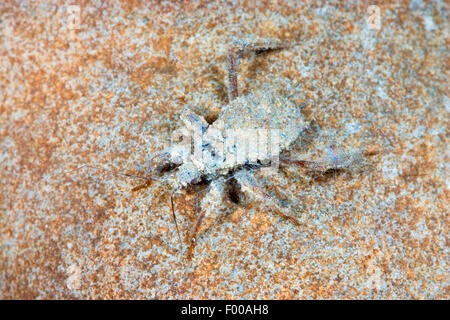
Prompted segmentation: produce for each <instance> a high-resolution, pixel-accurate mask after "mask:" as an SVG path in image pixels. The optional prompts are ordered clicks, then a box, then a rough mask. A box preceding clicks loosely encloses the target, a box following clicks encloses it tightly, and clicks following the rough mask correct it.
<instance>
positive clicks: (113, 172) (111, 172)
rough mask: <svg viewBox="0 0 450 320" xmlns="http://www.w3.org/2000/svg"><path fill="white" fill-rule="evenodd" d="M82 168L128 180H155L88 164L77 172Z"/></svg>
mask: <svg viewBox="0 0 450 320" xmlns="http://www.w3.org/2000/svg"><path fill="white" fill-rule="evenodd" d="M82 168H90V169H96V170H101V171H105V172H108V173H110V174H112V175H115V176H119V177H127V178H133V179H141V180H146V181H147V182H149V181H152V180H153V179H151V178H150V177H144V176H139V175H135V174H129V173H122V172H117V171H114V170H111V169H106V168H102V167H97V166H91V165H87V164H83V165H81V166H79V167H78V168H77V169H75V170H80V169H82ZM75 170H72V171H75ZM68 172H70V171H68Z"/></svg>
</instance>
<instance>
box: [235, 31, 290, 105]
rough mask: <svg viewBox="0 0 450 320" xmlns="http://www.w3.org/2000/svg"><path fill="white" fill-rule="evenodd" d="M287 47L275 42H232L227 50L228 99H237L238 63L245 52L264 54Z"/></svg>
mask: <svg viewBox="0 0 450 320" xmlns="http://www.w3.org/2000/svg"><path fill="white" fill-rule="evenodd" d="M286 47H287V45H286V44H284V43H281V42H275V41H269V40H267V41H257V42H246V41H243V40H237V41H233V42H232V44H231V46H230V47H229V48H228V58H227V72H228V99H229V101H230V102H231V101H233V100H234V99H236V98H237V97H239V90H238V83H237V78H238V72H239V63H240V59H241V57H242V55H243V54H244V53H246V52H264V51H269V50H276V49H283V48H286Z"/></svg>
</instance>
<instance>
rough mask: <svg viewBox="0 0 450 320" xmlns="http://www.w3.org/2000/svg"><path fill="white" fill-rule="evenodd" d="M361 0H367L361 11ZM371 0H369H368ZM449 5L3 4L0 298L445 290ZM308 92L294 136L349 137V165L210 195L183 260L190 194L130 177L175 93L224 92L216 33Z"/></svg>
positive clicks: (284, 86)
mask: <svg viewBox="0 0 450 320" xmlns="http://www.w3.org/2000/svg"><path fill="white" fill-rule="evenodd" d="M370 5H376V7H372V8H371V9H369V6H370ZM378 10H379V11H378ZM448 14H449V10H448V5H447V4H446V3H445V1H420V0H412V1H395V2H394V1H392V2H391V3H389V1H388V2H385V1H383V2H378V1H374V2H373V3H372V2H359V1H348V2H347V1H345V2H344V1H329V2H327V1H322V2H319V1H306V2H303V1H294V0H293V1H211V2H207V1H193V2H188V1H186V2H185V1H176V2H170V1H164V2H161V1H158V2H151V1H150V2H146V1H72V2H70V1H33V0H29V1H26V0H23V1H2V2H1V3H0V35H1V38H0V68H1V72H0V188H1V189H0V191H1V193H0V195H1V202H0V298H2V299H10V298H19V299H61V298H65V299H84V298H88V299H100V298H103V299H125V298H133V299H134V298H136V299H180V298H198V299H208V298H220V299H224V298H226V299H237V298H244V299H254V298H260V299H323V298H326V299H355V298H359V299H367V298H370V299H386V298H387V299H430V298H431V299H448V298H449V297H450V295H449V265H448V262H449V250H448V245H449V238H448V221H449V218H448V209H447V207H448V204H449V201H448V191H449V184H448V169H449V151H448V144H447V137H448V134H449V130H448V119H449V108H450V102H449V97H448V83H449V82H448V80H449V61H450V60H449V56H448V52H449V50H448V45H449V34H448V30H449V19H448ZM246 37H261V38H265V37H270V38H275V39H280V40H281V41H284V42H286V43H290V44H291V45H290V47H289V48H286V49H284V50H277V51H273V52H268V53H264V54H258V55H248V56H245V57H243V59H242V63H241V68H240V76H239V84H240V88H241V91H242V93H243V94H246V93H249V92H253V91H255V90H258V88H261V87H262V86H263V85H269V86H270V87H271V88H273V89H275V90H278V91H279V92H280V95H289V96H290V97H291V98H292V99H294V101H296V103H298V104H299V105H300V104H301V103H306V107H305V108H304V110H303V113H304V115H305V118H306V119H307V120H308V122H309V123H311V128H314V130H310V132H309V133H308V137H305V138H304V139H301V140H302V141H300V142H299V143H297V144H296V145H295V146H293V149H292V151H291V152H290V154H289V156H291V157H299V155H302V154H310V155H313V154H314V153H315V150H316V149H317V148H319V145H327V144H330V143H332V144H335V145H336V146H338V148H339V149H340V150H342V151H345V152H347V151H348V152H353V151H360V152H361V154H364V162H366V164H367V165H365V166H364V168H363V169H362V170H357V171H345V172H331V173H330V172H328V173H323V174H319V175H317V174H316V175H311V174H309V173H308V172H304V170H302V169H301V168H298V167H293V166H289V167H282V168H280V169H279V172H277V173H275V174H271V175H268V174H265V173H259V172H258V173H256V176H257V179H258V182H259V183H260V184H261V186H262V187H263V189H264V190H265V192H267V193H268V194H270V195H271V196H272V197H274V198H276V199H278V201H280V202H281V203H284V204H286V206H289V207H290V208H292V211H293V212H294V213H293V214H294V215H297V216H298V217H299V218H300V217H301V219H303V220H306V221H307V222H308V223H307V225H306V226H305V227H298V226H295V225H294V224H292V223H290V222H289V221H285V220H283V219H280V218H279V217H278V216H277V215H276V214H274V212H273V210H272V209H273V208H270V206H268V205H267V204H265V203H261V202H258V201H256V200H252V199H242V201H241V202H240V203H234V202H232V201H230V200H227V199H225V200H224V207H225V208H226V210H223V211H221V214H222V218H221V219H219V220H218V221H217V223H215V224H213V225H212V227H211V228H210V229H209V230H207V231H205V232H203V233H202V234H201V235H200V237H199V239H198V244H197V246H196V248H195V250H194V254H193V258H192V260H190V261H189V260H188V259H187V258H186V251H187V246H188V243H187V241H186V238H185V237H186V235H187V234H189V231H190V230H191V229H192V226H193V224H194V223H195V220H196V216H197V215H198V212H197V211H196V206H195V203H196V201H197V200H196V199H197V198H198V195H197V193H196V192H194V191H193V190H187V191H186V192H183V193H180V194H178V195H177V196H176V199H175V203H176V214H177V219H178V224H179V226H180V233H181V235H182V238H183V239H182V241H181V242H180V240H179V239H178V237H177V232H176V229H175V226H174V224H173V220H172V214H171V207H170V194H171V190H170V188H168V186H167V185H166V184H165V183H164V182H163V181H156V182H155V183H153V184H152V185H151V186H150V187H149V188H147V189H142V190H140V191H136V192H131V189H132V188H133V187H135V186H137V185H138V184H139V183H140V181H136V180H134V179H129V178H125V177H121V176H117V175H113V174H109V173H108V172H106V171H104V170H99V169H92V168H88V167H82V165H91V166H98V167H101V168H105V169H108V170H115V171H117V172H123V173H131V174H136V175H145V174H146V168H147V165H148V161H149V159H150V157H151V155H152V153H154V152H155V151H158V150H161V149H162V148H163V147H164V146H168V145H169V144H170V143H171V135H172V133H173V131H174V130H175V129H177V128H178V127H179V126H180V125H181V121H180V120H179V115H180V114H181V112H182V110H184V109H186V108H189V109H191V110H194V111H195V112H197V113H199V114H201V115H203V116H205V117H206V118H207V119H209V120H210V121H212V120H213V119H214V118H216V117H217V116H220V110H221V107H222V106H223V105H226V104H227V103H228V97H227V91H226V81H225V79H226V68H225V63H226V50H227V47H228V45H229V44H230V42H231V41H233V40H235V39H240V38H246Z"/></svg>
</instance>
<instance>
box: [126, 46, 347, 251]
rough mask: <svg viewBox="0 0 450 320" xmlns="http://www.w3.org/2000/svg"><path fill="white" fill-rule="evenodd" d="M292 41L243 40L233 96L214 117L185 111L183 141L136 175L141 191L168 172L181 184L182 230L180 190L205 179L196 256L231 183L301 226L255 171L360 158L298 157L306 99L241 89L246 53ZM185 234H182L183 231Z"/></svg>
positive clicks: (232, 59) (235, 52)
mask: <svg viewBox="0 0 450 320" xmlns="http://www.w3.org/2000/svg"><path fill="white" fill-rule="evenodd" d="M286 47H287V46H286V45H285V44H283V43H281V42H279V41H276V40H265V41H258V42H249V41H242V40H241V41H235V42H233V43H232V44H231V46H230V47H229V49H228V59H227V71H228V97H229V103H228V104H227V105H225V106H223V108H222V110H221V113H220V114H219V116H218V118H217V119H216V120H215V121H214V122H213V123H208V122H207V121H206V120H205V119H204V118H203V117H201V116H200V115H198V114H195V113H193V112H191V111H188V110H186V111H184V112H183V113H182V115H181V120H182V122H183V123H184V126H183V127H181V128H179V129H178V130H177V131H176V132H175V133H174V138H175V139H174V140H175V142H176V143H175V144H174V145H172V146H171V147H169V148H167V149H165V150H162V151H160V152H158V153H156V154H155V155H154V156H152V159H151V163H150V166H149V171H148V175H147V176H146V177H139V176H133V175H126V176H128V177H134V178H141V179H145V180H146V182H145V184H143V185H140V186H138V187H136V188H134V189H133V190H134V191H137V190H140V189H142V188H144V187H146V186H148V185H150V183H151V182H152V181H154V180H155V179H158V177H161V176H163V175H165V174H166V173H167V172H174V174H173V176H172V178H171V179H170V180H169V182H170V184H171V186H172V188H173V191H172V195H171V197H170V199H171V207H172V215H173V220H174V222H175V226H176V228H177V232H178V236H179V237H180V233H179V228H178V224H177V219H176V214H175V209H174V194H175V193H177V192H178V191H180V190H182V189H186V188H190V187H193V186H196V185H197V186H198V185H203V186H205V189H204V192H205V195H204V197H203V198H202V200H201V205H200V206H199V207H200V208H201V210H200V212H199V213H198V216H197V217H196V222H195V223H194V225H193V227H192V230H191V231H190V233H189V236H188V239H189V240H188V241H189V247H188V250H187V256H188V259H190V258H191V257H192V253H193V250H194V248H195V244H196V242H197V238H198V235H199V234H200V233H201V232H203V231H205V230H207V229H208V228H209V227H210V226H211V225H212V224H213V223H214V222H215V221H216V220H217V218H218V215H219V214H220V208H219V206H220V204H221V202H222V200H223V196H224V195H225V194H226V193H227V192H226V190H230V189H236V190H239V192H243V193H246V194H247V195H249V196H250V197H253V198H255V199H257V200H261V201H264V202H265V204H266V205H268V206H269V207H270V208H271V209H272V210H273V212H274V213H276V214H277V215H279V216H280V217H282V218H283V219H286V220H289V221H290V222H292V223H293V224H294V225H297V226H300V225H301V224H302V223H301V222H300V221H299V220H298V218H296V217H295V215H293V214H292V213H291V212H290V210H289V209H286V208H285V207H283V206H281V205H280V204H279V203H278V201H277V200H276V199H273V198H272V197H270V196H269V195H268V194H266V193H265V192H264V191H263V190H262V188H261V187H259V186H258V183H257V181H256V179H255V178H254V176H253V172H254V171H255V170H259V169H263V168H269V169H270V168H277V167H278V165H279V164H280V165H296V166H300V167H303V168H307V169H308V170H311V171H319V172H324V171H327V170H330V169H332V170H336V169H344V168H347V167H349V166H350V165H351V164H352V163H353V162H354V160H355V159H354V156H352V155H345V156H344V155H340V154H339V153H338V152H337V151H336V150H335V149H334V148H332V150H333V157H332V158H330V159H325V160H324V159H290V158H286V157H282V156H280V154H282V153H283V151H284V150H287V149H289V148H290V146H291V145H292V144H293V143H294V142H295V141H296V140H297V139H298V138H299V136H300V135H301V134H302V133H303V132H304V131H305V130H307V128H308V123H307V121H306V120H305V118H304V116H303V115H302V112H301V110H302V108H303V105H298V104H297V103H295V102H293V101H291V100H289V99H288V98H287V97H285V96H282V95H280V94H278V93H277V92H276V90H274V89H272V88H271V87H269V86H264V87H263V88H261V90H259V91H257V92H252V93H249V94H247V95H240V94H239V90H238V83H237V82H238V81H237V80H238V69H239V62H240V59H241V57H242V56H243V55H244V54H247V53H251V52H256V53H258V52H264V51H270V50H279V49H283V48H286ZM180 241H181V237H180Z"/></svg>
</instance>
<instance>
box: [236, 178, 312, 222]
mask: <svg viewBox="0 0 450 320" xmlns="http://www.w3.org/2000/svg"><path fill="white" fill-rule="evenodd" d="M235 178H236V180H237V181H238V182H239V183H240V185H241V190H242V191H244V192H247V193H248V194H251V195H252V196H253V197H255V198H256V199H257V200H258V201H260V202H262V203H265V204H269V205H270V207H271V208H272V209H273V212H274V213H275V214H276V215H278V216H279V217H281V218H282V219H283V220H287V221H289V222H291V223H292V224H294V225H295V226H298V227H300V226H305V225H306V223H305V222H304V221H299V219H298V218H294V217H293V216H292V214H291V212H290V210H289V209H287V208H284V207H283V206H281V205H280V204H279V202H278V201H277V200H276V199H274V198H272V197H271V196H269V195H268V194H267V193H265V192H264V191H263V190H262V188H261V187H260V186H259V185H258V184H257V183H256V181H255V179H254V178H253V177H252V176H251V174H250V173H249V172H248V171H242V172H239V173H237V174H236V175H235Z"/></svg>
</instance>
